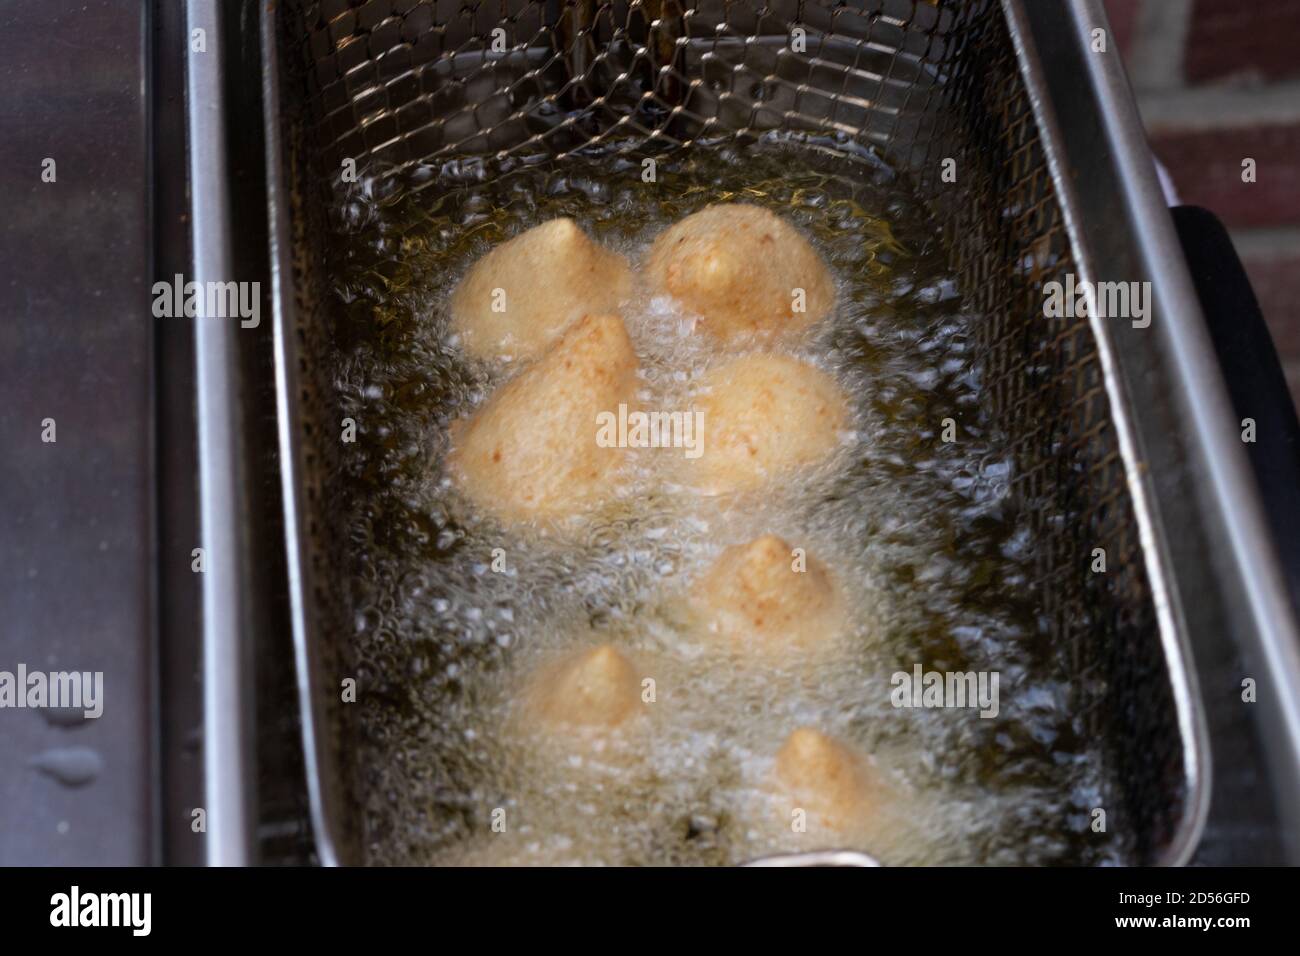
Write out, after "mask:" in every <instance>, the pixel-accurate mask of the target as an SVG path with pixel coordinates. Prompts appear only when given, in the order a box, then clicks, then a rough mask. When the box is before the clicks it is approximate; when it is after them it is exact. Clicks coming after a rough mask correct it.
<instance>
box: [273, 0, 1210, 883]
mask: <svg viewBox="0 0 1300 956" xmlns="http://www.w3.org/2000/svg"><path fill="white" fill-rule="evenodd" d="M271 16H272V17H273V19H272V20H271V21H270V23H271V31H273V32H272V33H271V34H269V35H271V36H272V39H273V46H274V47H275V49H274V50H273V55H274V56H275V58H276V60H277V63H278V65H276V64H273V65H272V70H273V71H274V72H275V73H276V76H275V78H274V81H273V84H272V87H271V89H272V91H273V94H274V95H275V97H276V102H275V103H273V104H272V105H273V107H275V111H274V112H273V113H272V115H271V116H269V117H268V122H269V124H270V126H269V129H270V131H271V134H272V137H273V138H274V140H275V150H274V152H275V155H276V157H277V162H278V168H276V169H273V170H272V185H273V187H276V186H278V188H279V192H280V194H281V200H282V203H283V210H282V215H281V216H280V218H279V220H278V221H277V222H275V223H273V235H275V236H276V240H277V241H278V242H280V243H282V244H283V245H284V246H285V247H286V248H287V250H288V253H289V256H290V260H291V262H292V271H291V274H288V275H287V276H285V277H284V278H283V279H282V284H281V290H280V295H281V300H280V315H279V320H280V322H281V323H282V328H281V329H280V333H281V335H282V336H283V343H282V345H283V356H284V358H285V360H286V361H285V368H284V373H285V374H284V378H283V382H282V384H283V386H284V387H285V388H286V390H287V392H286V398H285V401H286V406H287V411H288V415H287V418H286V427H287V429H288V441H287V445H286V448H285V450H286V451H287V452H288V458H289V460H290V461H291V463H292V464H293V467H292V469H291V471H290V481H291V487H292V490H293V491H294V492H295V495H294V498H293V500H294V501H295V503H296V514H295V515H294V516H293V517H294V520H292V521H291V522H290V534H291V535H292V536H293V537H294V539H295V540H294V541H293V542H291V543H292V544H293V546H294V549H295V552H296V556H297V559H298V561H299V563H298V565H297V569H296V570H297V573H296V575H295V579H294V582H293V583H294V587H295V588H296V589H297V590H296V600H297V607H296V610H297V629H298V632H299V633H298V634H297V637H298V639H299V665H300V668H301V669H302V681H303V687H304V694H305V699H304V705H305V706H304V711H305V713H304V720H305V725H306V730H307V741H306V743H307V750H308V763H309V773H310V775H311V777H312V780H311V781H310V783H311V786H312V788H313V796H314V798H315V810H316V820H315V824H316V828H317V837H318V841H319V842H320V845H321V847H322V852H323V855H324V857H325V858H326V859H328V860H342V861H352V860H356V859H358V853H357V840H358V835H357V834H356V832H355V831H354V829H353V827H352V825H351V824H350V822H349V820H350V814H349V812H348V809H347V808H348V807H349V806H350V805H351V795H350V793H349V786H350V784H348V783H347V781H348V780H350V779H353V773H352V770H353V769H354V768H350V767H349V766H348V765H347V763H348V760H349V759H350V758H349V754H350V752H351V750H350V748H349V747H348V746H347V745H346V741H347V737H348V733H349V731H348V728H347V725H346V724H345V723H344V722H343V717H342V716H341V715H340V714H339V713H338V712H337V711H339V710H341V709H342V708H338V707H337V705H336V704H335V703H334V700H335V697H336V695H335V694H334V693H333V691H332V690H331V688H333V687H335V686H337V683H336V674H337V671H336V670H335V665H334V663H333V662H332V661H333V657H332V655H336V654H337V653H339V650H340V649H339V648H338V647H335V646H333V645H332V643H331V641H330V640H329V638H328V635H330V634H338V633H345V630H346V629H345V627H344V626H343V623H342V622H345V621H347V620H348V613H349V609H348V608H347V607H345V606H344V604H345V603H346V602H345V600H344V599H343V598H341V597H340V595H341V593H343V592H342V591H341V589H340V588H339V587H338V586H337V582H338V581H339V580H340V577H339V576H340V575H341V574H344V573H346V572H345V568H346V559H345V555H346V550H347V542H346V540H345V538H344V532H343V529H342V528H340V527H339V526H338V523H337V518H336V516H335V515H334V514H333V513H332V512H331V509H330V508H329V504H328V503H329V502H330V501H331V500H333V497H332V496H333V494H334V492H333V491H332V490H331V489H332V482H334V481H335V480H336V477H335V476H336V475H337V470H338V462H337V460H336V456H337V455H338V453H339V452H338V443H337V442H336V441H335V440H334V439H335V434H336V423H337V421H338V420H339V413H338V408H337V406H336V400H335V398H334V396H333V395H332V393H331V381H332V379H331V357H332V351H331V349H332V345H331V338H330V330H331V327H332V319H331V314H332V313H331V310H332V304H331V302H330V301H328V299H327V296H326V294H325V291H324V290H325V288H326V285H325V281H324V280H325V276H324V274H323V273H324V269H325V268H326V265H325V262H326V257H325V253H324V242H325V240H324V238H323V237H324V236H326V235H327V234H328V232H329V229H330V228H331V224H330V222H329V213H328V210H329V209H331V208H334V207H335V206H336V203H334V202H333V200H335V199H336V198H337V196H336V194H335V190H336V189H337V188H338V187H339V185H340V184H339V182H338V172H339V170H340V168H341V165H342V163H343V161H344V160H345V159H351V160H355V162H356V164H357V166H358V167H363V168H366V169H369V170H371V171H377V172H378V177H377V183H378V186H377V188H379V189H383V190H389V191H392V192H394V193H396V192H399V191H404V190H411V189H419V188H424V187H425V186H426V185H427V181H426V180H422V179H421V177H420V175H419V170H420V169H421V168H424V167H427V166H428V165H430V164H437V163H440V162H445V161H448V160H452V159H456V158H460V157H465V156H474V155H478V156H483V155H497V156H499V155H503V154H505V155H509V154H525V153H527V154H536V153H538V152H544V153H547V154H550V155H551V156H553V157H556V158H558V159H560V160H563V158H564V157H565V156H568V155H571V154H574V153H576V152H579V151H582V150H583V149H585V148H589V147H590V146H591V145H592V144H593V143H597V142H605V143H612V144H619V147H618V148H624V144H627V148H636V149H642V150H644V149H663V150H689V149H710V148H716V147H717V146H718V145H719V144H723V143H727V142H730V141H735V140H746V139H752V138H753V137H755V136H758V135H761V134H763V133H764V132H767V131H773V130H776V131H798V132H803V133H808V134H815V135H817V136H819V137H821V139H820V142H821V143H822V144H823V147H824V148H825V149H829V150H830V151H832V152H838V153H840V154H842V155H844V156H848V155H849V154H851V153H853V152H855V151H860V150H862V149H863V148H869V149H870V150H872V151H874V152H876V153H877V154H878V155H879V156H880V157H882V158H883V159H884V160H885V161H886V162H887V163H888V164H890V165H891V166H892V167H893V168H894V169H896V170H899V171H900V172H901V173H904V174H906V175H907V176H909V177H910V180H911V182H912V183H913V184H914V186H915V188H916V190H917V191H918V192H919V194H920V195H921V196H922V198H923V199H924V200H925V202H926V204H927V205H928V207H929V209H930V211H931V213H932V215H933V217H934V219H935V221H936V222H937V223H938V224H939V226H940V228H941V241H942V243H943V245H944V248H945V250H946V252H947V256H948V259H949V261H950V262H951V264H952V267H953V269H954V271H955V272H956V273H957V275H958V277H959V284H960V289H961V292H962V293H963V294H964V295H965V297H966V299H967V301H968V303H969V306H970V308H971V309H972V310H973V311H974V312H977V313H978V314H980V315H982V316H984V317H985V318H984V320H983V321H982V323H981V325H980V331H979V353H980V354H979V362H980V365H981V368H982V374H983V381H984V383H985V387H984V398H985V401H986V403H987V405H986V408H985V409H984V412H985V413H986V414H988V415H989V416H991V417H993V418H994V419H996V420H997V421H998V422H999V424H1000V426H1001V428H1002V430H1003V431H1004V433H1005V434H1006V435H1007V436H1008V442H1009V445H1010V448H1011V450H1012V452H1013V454H1014V460H1015V462H1016V470H1015V474H1014V479H1013V488H1012V493H1013V495H1014V497H1015V499H1016V501H1017V503H1018V505H1019V507H1021V508H1022V509H1024V510H1025V511H1026V512H1027V513H1029V514H1030V515H1031V516H1033V517H1032V524H1033V531H1034V534H1035V536H1036V539H1037V543H1038V548H1037V552H1036V553H1037V554H1038V559H1037V562H1038V563H1037V567H1036V569H1035V572H1036V575H1035V576H1036V580H1035V581H1034V583H1033V591H1034V595H1033V597H1034V600H1035V601H1036V602H1037V604H1038V607H1039V608H1040V612H1041V613H1040V619H1041V621H1042V622H1043V623H1042V632H1043V634H1042V637H1043V640H1044V641H1045V642H1046V643H1047V644H1048V645H1049V647H1050V649H1051V652H1052V653H1054V654H1055V655H1057V657H1058V658H1059V661H1060V665H1061V667H1062V668H1063V671H1064V673H1065V674H1066V675H1067V677H1068V679H1069V681H1070V684H1071V686H1072V687H1073V688H1074V693H1075V699H1074V700H1073V702H1072V706H1073V707H1074V709H1075V713H1076V715H1077V719H1076V724H1077V727H1078V730H1079V732H1080V733H1083V734H1089V735H1094V736H1095V738H1096V739H1099V740H1101V741H1103V742H1104V748H1103V749H1104V752H1105V755H1106V759H1107V760H1108V762H1109V765H1110V766H1109V773H1108V779H1109V780H1110V781H1112V785H1113V787H1114V788H1115V792H1114V793H1111V794H1108V795H1107V797H1106V799H1107V801H1108V805H1110V806H1114V807H1117V808H1119V811H1118V813H1117V814H1114V819H1115V820H1116V821H1117V822H1116V823H1114V824H1112V825H1114V826H1118V827H1121V828H1122V829H1123V830H1124V832H1125V833H1126V834H1127V839H1126V841H1125V843H1126V853H1127V854H1128V856H1129V857H1130V858H1131V860H1132V861H1134V862H1142V863H1149V862H1168V861H1172V860H1177V859H1181V858H1184V857H1185V856H1186V854H1187V853H1188V852H1189V849H1190V847H1189V841H1190V840H1191V839H1193V836H1192V830H1193V829H1194V822H1193V820H1192V816H1193V814H1192V813H1191V812H1190V811H1189V800H1190V797H1189V794H1190V791H1191V788H1192V787H1193V786H1194V781H1193V780H1192V776H1193V768H1192V767H1190V766H1188V764H1187V759H1186V754H1187V753H1188V747H1189V746H1191V745H1192V742H1190V741H1188V740H1187V739H1185V730H1184V729H1183V728H1185V727H1186V726H1187V725H1188V724H1187V721H1185V720H1182V721H1180V719H1179V710H1178V709H1179V707H1188V706H1195V702H1194V700H1190V699H1188V697H1187V696H1186V693H1185V688H1183V687H1181V686H1179V685H1178V683H1177V681H1178V677H1177V675H1178V674H1179V673H1181V667H1172V666H1171V661H1170V660H1169V659H1168V658H1167V656H1166V655H1167V648H1168V647H1169V646H1170V645H1169V644H1168V642H1162V640H1161V633H1160V629H1161V627H1162V626H1167V625H1164V624H1162V623H1161V622H1160V621H1159V620H1158V616H1157V614H1156V611H1155V603H1154V600H1153V589H1152V586H1151V580H1150V575H1151V574H1152V570H1153V569H1156V570H1157V571H1158V556H1157V555H1156V554H1154V553H1152V552H1151V551H1150V549H1147V548H1144V545H1143V541H1142V537H1141V535H1140V532H1139V524H1138V521H1137V519H1136V517H1135V507H1134V500H1133V497H1132V492H1131V488H1130V484H1129V481H1128V479H1127V478H1126V463H1125V460H1124V458H1123V456H1122V455H1121V450H1120V443H1119V442H1118V440H1117V435H1116V426H1115V421H1114V418H1113V414H1114V410H1113V408H1112V399H1111V398H1110V397H1109V395H1108V391H1107V388H1106V379H1105V372H1104V370H1103V363H1102V362H1101V360H1100V358H1099V351H1098V343H1097V341H1096V339H1095V337H1094V332H1093V330H1092V328H1091V327H1090V325H1089V322H1088V320H1087V319H1086V318H1060V319H1048V318H1044V317H1043V314H1042V313H1043V309H1042V301H1043V298H1042V286H1043V283H1045V282H1046V281H1049V280H1051V279H1059V278H1062V277H1064V275H1065V274H1067V273H1071V272H1075V271H1077V269H1076V266H1075V255H1074V251H1073V249H1072V245H1071V239H1070V237H1069V235H1068V234H1067V229H1066V226H1065V223H1064V221H1063V216H1062V211H1061V208H1060V205H1059V204H1058V200H1057V196H1056V192H1055V187H1054V184H1053V178H1052V175H1051V172H1050V170H1049V163H1048V157H1047V155H1046V153H1045V148H1044V144H1043V142H1042V139H1041V137H1040V130H1039V128H1038V125H1037V123H1036V120H1035V115H1034V112H1033V110H1032V109H1031V102H1030V98H1029V96H1028V94H1027V91H1026V87H1025V83H1024V79H1023V76H1022V63H1021V62H1020V60H1019V58H1018V56H1017V52H1016V49H1015V46H1014V44H1013V42H1012V38H1011V36H1010V35H1009V27H1008V21H1007V19H1006V16H1005V14H1004V10H1003V8H1002V7H1001V6H1000V5H998V4H996V3H993V2H990V0H970V2H931V0H858V2H852V3H841V2H830V0H775V2H766V3H760V2H745V0H700V2H678V0H634V2H630V3H629V2H622V0H618V2H597V0H578V2H556V0H551V2H535V0H499V2H486V0H484V2H472V0H320V2H285V3H282V4H281V6H280V7H279V8H278V10H276V11H275V12H274V13H272V14H271ZM797 30H798V31H803V33H802V34H801V36H802V37H803V38H804V42H805V45H804V47H803V49H801V50H799V51H798V52H796V51H794V50H793V49H792V42H791V41H792V37H793V36H795V35H796V33H795V31H797ZM947 158H952V159H955V160H956V163H957V168H958V169H960V170H961V175H960V177H959V179H958V182H957V183H955V184H954V183H950V182H944V181H943V180H942V177H941V175H940V171H941V162H942V160H944V159H947ZM1063 516H1064V520H1062V517H1063ZM1097 547H1101V548H1104V549H1105V550H1106V553H1107V555H1108V562H1109V565H1110V569H1111V570H1110V572H1109V573H1107V574H1105V575H1098V574H1093V573H1091V571H1090V569H1089V562H1088V557H1089V555H1090V554H1091V553H1092V549H1094V548H1097Z"/></svg>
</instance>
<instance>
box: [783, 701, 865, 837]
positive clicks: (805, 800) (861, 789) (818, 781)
mask: <svg viewBox="0 0 1300 956" xmlns="http://www.w3.org/2000/svg"><path fill="white" fill-rule="evenodd" d="M772 776H773V784H774V786H775V789H776V790H777V792H778V793H779V794H780V796H781V805H782V810H783V811H784V819H785V820H789V819H790V818H791V813H792V811H793V810H794V809H796V808H800V809H803V810H804V811H806V812H807V814H808V822H809V824H810V826H818V827H822V828H826V829H829V830H833V831H835V832H836V833H837V834H844V833H848V832H860V831H861V830H862V829H863V828H865V827H867V826H868V825H869V824H870V823H871V819H872V817H873V816H874V815H875V814H876V812H877V810H879V809H880V807H881V805H882V804H883V803H884V802H885V801H884V800H883V797H884V792H883V786H882V784H881V781H879V780H878V779H877V775H876V772H875V770H874V768H873V766H872V764H871V762H870V761H869V760H868V759H867V757H866V756H865V755H863V754H862V753H860V752H858V751H857V750H856V749H854V748H853V747H851V746H849V745H848V744H845V743H843V742H841V741H839V740H836V739H835V738H834V737H831V736H829V735H828V734H824V733H822V732H821V731H819V730H815V729H813V728H811V727H800V728H799V729H798V730H796V731H795V732H794V733H792V734H790V736H789V737H787V738H786V740H785V743H784V744H782V746H781V749H780V750H779V751H778V752H777V755H776V763H775V766H774V767H773V771H772Z"/></svg>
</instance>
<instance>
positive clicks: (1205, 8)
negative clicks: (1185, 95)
mask: <svg viewBox="0 0 1300 956" xmlns="http://www.w3.org/2000/svg"><path fill="white" fill-rule="evenodd" d="M1148 2H1155V3H1159V2H1161V0H1148ZM1297 39H1300V0H1247V2H1245V3H1238V2H1230V0H1196V2H1195V3H1194V4H1193V6H1192V13H1191V22H1190V23H1189V24H1188V30H1187V46H1186V48H1185V50H1184V53H1183V72H1184V75H1185V76H1186V78H1187V82H1188V83H1189V84H1196V83H1207V82H1212V81H1217V80H1225V79H1229V78H1239V77H1251V78H1259V79H1263V80H1266V81H1270V82H1271V81H1274V80H1281V79H1288V78H1294V77H1297V76H1300V55H1297V53H1296V42H1297Z"/></svg>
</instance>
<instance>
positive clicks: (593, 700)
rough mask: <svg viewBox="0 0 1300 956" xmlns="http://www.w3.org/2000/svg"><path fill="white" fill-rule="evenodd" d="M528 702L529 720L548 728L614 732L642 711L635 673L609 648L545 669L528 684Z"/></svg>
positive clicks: (622, 658)
mask: <svg viewBox="0 0 1300 956" xmlns="http://www.w3.org/2000/svg"><path fill="white" fill-rule="evenodd" d="M524 701H525V709H526V712H527V714H528V716H529V717H530V718H532V719H534V720H536V721H538V722H540V723H541V724H543V725H545V726H546V727H548V728H550V729H559V728H561V727H570V728H574V727H577V728H586V729H589V730H599V729H610V728H614V727H617V726H619V725H620V724H623V723H624V722H625V721H627V720H629V719H630V718H632V717H634V716H635V715H636V714H637V713H639V712H640V711H641V709H642V707H643V704H642V702H641V680H640V677H639V675H638V674H637V671H636V668H635V667H633V665H632V662H631V661H630V660H628V659H627V657H625V656H624V655H623V654H621V653H620V652H619V651H617V650H616V649H615V648H614V647H613V646H612V645H610V644H602V645H600V646H599V647H595V648H592V649H590V650H586V651H582V652H580V653H578V654H574V655H570V656H569V657H566V658H564V659H563V660H561V661H559V662H557V663H554V664H552V665H550V666H548V667H543V668H542V669H541V670H540V671H539V672H538V673H536V674H535V675H533V677H532V678H531V680H530V681H529V684H528V687H527V689H526V690H525V692H524Z"/></svg>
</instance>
